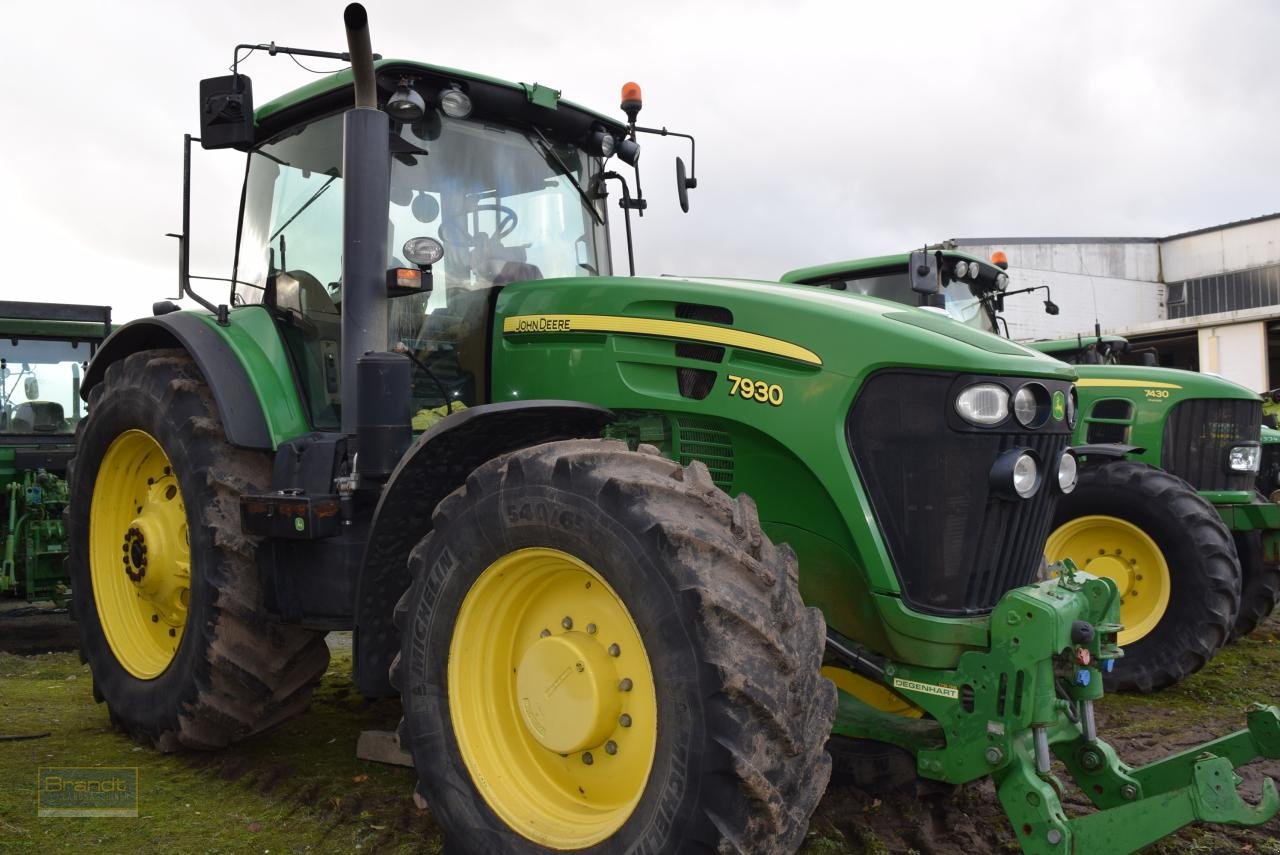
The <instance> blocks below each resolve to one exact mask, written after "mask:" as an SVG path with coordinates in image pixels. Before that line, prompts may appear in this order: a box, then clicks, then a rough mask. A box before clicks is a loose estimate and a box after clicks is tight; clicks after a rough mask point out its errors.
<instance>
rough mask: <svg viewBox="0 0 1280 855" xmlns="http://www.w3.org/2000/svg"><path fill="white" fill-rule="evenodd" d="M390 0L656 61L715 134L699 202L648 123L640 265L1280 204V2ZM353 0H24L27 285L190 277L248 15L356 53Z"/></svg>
mask: <svg viewBox="0 0 1280 855" xmlns="http://www.w3.org/2000/svg"><path fill="white" fill-rule="evenodd" d="M366 5H367V6H368V7H369V10H370V20H371V28H372V35H373V47H374V50H375V51H378V52H380V53H382V54H384V55H386V56H396V57H405V58H414V59H421V60H424V61H427V62H432V63H437V64H441V65H446V66H453V67H458V68H465V69H469V70H472V71H476V72H482V73H485V74H489V75H493V76H497V77H501V78H506V79H509V80H515V81H527V82H535V81H536V82H538V83H542V84H545V85H548V86H551V87H553V88H556V89H560V90H562V92H563V94H564V97H566V98H569V99H571V100H573V101H576V102H578V103H580V104H584V105H587V106H591V107H594V108H595V109H597V110H600V111H602V112H610V113H616V112H617V104H618V92H619V87H620V86H621V84H622V83H623V82H625V81H627V80H636V81H637V82H639V83H640V84H641V85H642V86H643V88H644V96H645V107H644V111H643V112H642V113H641V121H642V123H644V124H648V125H651V126H659V125H666V126H668V127H670V128H672V129H673V130H681V131H687V132H690V133H693V134H695V135H696V136H697V138H698V154H699V157H698V179H699V187H698V189H697V190H696V191H694V192H693V193H692V194H691V199H692V210H691V213H689V214H687V215H685V214H681V213H680V211H679V208H678V206H677V204H676V199H675V189H674V177H673V174H674V173H673V170H674V158H675V156H676V155H677V154H682V153H684V149H683V148H682V147H681V145H680V144H678V143H677V142H675V141H673V140H669V139H668V140H661V139H656V138H651V139H646V140H643V144H644V149H645V150H644V156H643V158H642V166H643V167H644V172H643V177H644V187H645V190H646V191H647V195H648V196H649V198H650V212H649V213H648V214H647V215H646V216H645V218H644V220H643V221H640V222H637V223H636V251H637V264H638V267H639V269H640V272H642V273H664V272H665V273H697V274H722V275H732V276H751V277H760V278H770V279H772V278H776V277H777V276H778V275H779V274H780V273H782V272H783V271H785V270H787V269H790V268H792V267H797V266H802V265H805V264H811V263H819V262H825V261H832V260H838V259H842V258H851V257H857V256H860V255H869V254H878V253H881V252H896V251H902V250H904V249H906V248H908V247H911V246H915V245H919V244H922V243H925V242H927V241H937V240H941V239H944V238H948V237H986V236H993V235H999V236H1011V235H1165V234H1169V233H1173V232H1177V231H1182V230H1185V229H1190V228H1196V227H1200V226H1207V225H1213V224H1216V223H1220V222H1225V221H1228V220H1235V219H1241V218H1245V217H1251V216H1257V215H1260V214H1265V213H1270V212H1273V211H1276V210H1280V167H1278V166H1277V158H1276V150H1277V143H1278V141H1280V74H1277V73H1276V70H1275V56H1276V51H1277V50H1278V49H1280V4H1277V3H1269V2H1264V0H1259V2H1212V3H1210V2H1201V3H1176V4H1175V3H1106V4H1103V3H1090V4H1081V3H1067V2H1059V3H1053V4H1049V3H1036V2H1010V3H976V2H975V3H964V4H961V3H956V2H950V3H923V2H921V3H917V2H906V1H905V0H899V2H895V3H880V2H875V3H872V2H865V3H854V2H847V0H846V2H797V0H789V1H788V2H768V3H766V2H748V0H738V2H733V3H701V2H692V0H686V2H680V3H675V2H672V3H667V2H643V3H626V4H621V5H619V4H603V3H592V4H588V3H572V2H560V3H555V4H544V3H530V2H527V0H525V1H524V2H509V0H493V1H492V2H478V3H434V2H429V3H422V2H414V3H408V2H396V1H394V0H372V2H368V3H367V4H366ZM342 8H343V3H341V2H330V0H310V2H280V3H276V2H262V1H261V0H259V2H242V0H222V2H219V3H216V4H208V3H200V4H195V3H187V2H173V0H169V2H164V3H136V2H115V3H101V2H76V0H70V2H62V0H59V2H48V0H46V2H39V3H23V4H19V3H16V2H14V0H4V3H3V10H4V15H5V30H6V32H7V35H8V38H6V40H5V47H4V50H3V52H2V53H0V93H2V94H3V97H2V100H0V103H2V104H3V106H4V108H5V113H6V115H5V118H4V120H3V123H2V124H0V218H2V220H3V223H2V225H3V230H2V231H0V247H3V249H4V276H3V279H0V297H3V298H6V299H45V300H61V301H68V302H71V301H78V302H101V303H110V304H112V305H114V306H115V307H116V317H117V318H118V319H121V320H123V319H125V318H128V317H134V316H137V315H140V314H144V313H148V312H149V307H150V304H151V302H152V301H153V300H157V299H161V298H163V297H166V296H171V295H172V294H173V293H174V291H175V285H174V282H175V273H176V266H175V264H176V246H175V243H176V242H175V241H173V240H172V239H169V238H166V237H164V233H165V232H169V231H178V230H179V228H180V213H181V210H180V200H181V183H180V181H181V166H182V160H181V145H180V143H181V137H182V134H183V133H184V132H193V133H195V132H198V121H197V112H196V108H197V82H198V80H199V79H200V78H202V77H211V76H215V75H218V74H225V73H226V71H225V69H226V66H227V65H228V64H229V63H230V60H231V52H232V47H233V46H234V45H235V44H236V43H238V42H266V41H272V40H274V41H276V42H277V43H279V44H284V45H293V46H305V47H311V48H318V49H327V50H343V49H344V37H343V31H342V25H341V13H342ZM310 64H312V65H313V66H315V67H327V68H333V67H336V65H337V64H336V63H332V62H324V61H320V60H316V61H313V62H311V63H310ZM242 70H243V71H244V72H245V73H247V74H249V75H250V76H251V77H252V78H253V85H254V92H255V96H256V97H257V100H258V103H260V104H261V103H265V102H266V101H267V100H269V99H271V98H272V97H275V96H276V95H278V94H280V93H282V92H284V91H286V90H288V89H290V88H293V87H296V86H300V85H302V84H305V83H307V82H309V81H310V80H311V79H313V75H311V74H308V73H306V72H304V71H303V70H302V69H300V68H298V67H297V66H296V65H294V64H293V63H292V62H290V61H289V60H288V59H287V58H284V57H276V58H269V57H267V56H265V55H263V54H256V55H255V56H254V57H253V58H252V59H250V60H248V61H247V62H246V63H245V64H244V65H243V66H242ZM618 115H619V116H620V115H621V114H620V113H618ZM242 158H243V156H242V155H237V154H234V153H228V152H207V153H206V152H201V151H199V150H198V149H197V152H196V154H195V160H194V170H195V192H196V196H195V199H196V205H195V212H194V216H193V224H192V231H193V234H194V235H195V251H194V257H193V271H192V272H194V273H207V274H210V275H221V276H225V275H227V274H228V270H229V266H230V257H231V242H232V238H233V232H234V222H235V207H236V204H237V203H238V195H239V181H240V176H241V171H242V169H243V159H242ZM619 214H620V212H617V211H616V209H615V211H614V222H615V226H618V228H617V229H616V232H615V241H614V246H615V252H616V253H618V255H617V257H618V259H619V261H618V264H617V265H616V266H617V268H618V269H623V270H624V269H625V261H624V259H623V256H622V255H621V253H622V252H624V251H625V247H624V244H623V242H622V239H621V238H622V229H621V227H620V218H619ZM209 291H210V292H211V293H212V292H216V294H217V295H220V296H222V297H223V298H224V299H225V292H224V291H223V290H222V289H221V287H220V286H214V287H212V288H211V289H209Z"/></svg>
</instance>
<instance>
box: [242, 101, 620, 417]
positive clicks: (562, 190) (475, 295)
mask: <svg viewBox="0 0 1280 855" xmlns="http://www.w3.org/2000/svg"><path fill="white" fill-rule="evenodd" d="M393 128H395V130H393V133H392V136H391V139H390V141H389V144H390V146H391V152H392V168H391V205H390V207H389V209H388V211H387V235H388V242H387V246H388V255H387V267H388V268H392V267H412V266H413V265H412V263H411V262H410V261H409V260H408V258H407V257H406V253H405V251H404V246H405V244H406V243H407V242H408V241H410V240H412V239H414V238H420V237H430V238H435V239H436V240H438V241H440V244H441V245H442V246H443V247H444V257H443V258H442V259H441V260H440V261H438V262H436V263H435V264H434V265H433V266H432V273H433V279H434V288H433V290H432V291H431V292H430V293H428V294H420V295H414V296H408V297H397V298H394V299H391V300H389V301H388V305H389V317H388V331H389V338H390V341H388V342H387V345H388V348H389V349H394V348H396V347H397V346H401V347H403V348H404V349H406V350H408V351H409V352H410V353H411V354H413V356H414V358H415V359H416V362H415V366H414V379H413V399H414V401H413V403H414V407H415V412H419V413H420V412H427V411H431V410H442V411H445V412H447V411H448V410H450V409H452V408H456V407H457V406H459V405H461V406H466V405H470V404H473V403H476V402H477V401H479V400H480V396H481V395H482V394H483V386H484V383H483V372H484V365H485V347H486V343H487V337H486V332H487V329H486V327H487V322H488V305H489V301H488V292H489V290H490V289H491V288H493V287H495V286H500V285H506V284H509V283H512V282H521V281H526V280H531V279H542V278H550V277H568V276H593V275H609V274H610V273H612V270H611V267H610V261H609V251H608V235H607V229H606V225H605V209H604V203H603V201H602V200H600V201H588V200H587V199H585V198H584V193H583V192H581V191H580V189H579V187H583V188H585V187H588V186H589V185H590V182H591V181H592V179H593V177H594V176H595V174H596V173H597V172H598V171H599V169H600V161H599V159H598V158H595V157H592V156H589V155H587V154H586V153H585V152H584V151H582V150H581V149H579V148H578V147H576V146H575V145H572V144H569V143H564V142H559V141H556V140H550V139H544V138H543V137H541V136H540V135H539V134H538V133H536V132H535V131H532V130H528V129H525V128H520V127H515V126H509V125H501V124H496V123H493V122H486V121H477V120H472V119H454V118H449V117H446V116H444V115H442V114H440V113H438V112H429V113H428V115H427V116H426V117H424V118H423V119H421V120H419V121H418V122H415V123H413V124H411V125H410V124H393ZM341 163H342V116H341V115H340V114H339V115H333V116H329V117H326V118H323V119H319V120H317V121H315V122H313V123H311V124H309V125H307V126H305V127H303V128H301V129H298V130H294V131H291V132H289V133H288V134H287V135H285V136H283V137H281V138H278V139H276V140H274V141H272V142H270V143H267V144H266V145H264V146H262V147H260V148H259V149H257V150H255V151H254V152H253V153H252V154H251V155H250V163H249V172H248V177H247V186H246V190H245V193H246V202H245V220H244V231H243V234H242V239H241V243H242V250H241V256H240V261H239V272H238V273H237V277H236V278H238V279H239V280H240V282H241V284H239V285H237V289H236V301H237V303H239V304H242V305H245V304H255V303H263V302H266V303H268V304H269V305H273V307H274V308H275V310H276V314H277V316H278V317H280V318H282V320H284V323H283V324H282V330H283V331H284V336H285V339H286V341H287V343H288V344H289V346H290V349H291V351H293V352H294V354H295V361H296V363H297V365H298V371H299V374H300V380H301V385H302V386H303V389H304V393H305V394H306V397H307V399H308V401H309V406H310V409H311V415H312V421H313V423H314V424H315V426H316V427H322V428H324V427H334V426H336V425H337V424H338V423H339V420H340V414H339V411H338V407H339V405H340V400H341V395H340V392H339V385H340V378H339V377H338V374H337V372H338V365H339V363H340V362H341V360H340V357H339V349H338V341H339V330H340V328H341V320H340V318H341V316H340V312H341V305H342V281H341V280H342V194H343V190H342V178H341V174H340V168H341ZM419 426H421V425H419Z"/></svg>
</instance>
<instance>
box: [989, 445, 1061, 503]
mask: <svg viewBox="0 0 1280 855" xmlns="http://www.w3.org/2000/svg"><path fill="white" fill-rule="evenodd" d="M1056 474H1057V478H1056V480H1057V483H1058V489H1059V490H1061V491H1062V492H1063V493H1070V492H1071V491H1072V490H1074V489H1075V488H1076V479H1077V477H1078V476H1079V466H1078V464H1077V463H1076V458H1075V455H1074V454H1072V453H1071V452H1070V451H1064V452H1062V455H1061V456H1060V457H1059V458H1058V466H1057V473H1056ZM1043 483H1044V477H1043V475H1042V473H1041V465H1040V459H1039V458H1038V457H1037V456H1036V453H1035V452H1034V451H1032V450H1031V449H1029V448H1011V449H1009V450H1008V451H1006V452H1005V453H1004V454H1001V455H1000V456H999V457H997V458H996V462H995V465H994V466H992V467H991V477H990V484H991V490H992V492H994V493H996V494H997V495H1000V496H1003V497H1005V498H1006V499H1030V498H1031V497H1032V496H1034V495H1035V494H1036V493H1038V492H1040V487H1041V486H1042V485H1043Z"/></svg>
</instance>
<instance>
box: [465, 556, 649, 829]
mask: <svg viewBox="0 0 1280 855" xmlns="http://www.w3.org/2000/svg"><path fill="white" fill-rule="evenodd" d="M448 681H449V682H448V693H449V715H450V718H452V720H453V732H454V736H456V737H457V740H458V746H459V750H460V752H461V754H462V759H463V761H464V762H465V764H466V766H467V771H468V772H470V774H471V779H472V781H474V783H475V785H476V788H477V789H478V790H479V791H480V793H481V794H482V795H483V796H484V799H485V802H486V803H488V805H489V807H490V808H491V809H492V810H493V812H494V813H496V814H497V815H498V816H499V817H500V818H501V819H502V820H503V822H505V823H506V824H507V825H508V826H510V827H511V828H512V829H514V830H515V831H517V832H518V833H520V834H521V835H522V836H524V837H525V838H527V839H528V840H531V841H533V842H535V843H538V844H541V845H543V846H546V847H549V848H552V849H580V848H584V847H587V846H591V845H593V844H595V843H599V842H600V841H602V840H605V839H606V838H608V837H609V836H610V835H612V834H614V833H615V832H616V831H617V830H618V829H619V828H621V827H622V825H623V823H625V822H626V821H627V819H628V817H630V816H631V812H632V811H633V810H635V806H636V804H637V803H638V802H639V801H640V796H641V795H642V794H643V793H644V789H645V784H646V783H647V782H648V780H649V771H650V769H651V768H652V766H653V755H654V751H655V750H656V747H657V740H658V723H657V717H658V706H657V698H656V694H655V691H654V685H653V672H652V670H651V668H650V667H649V657H648V654H647V653H646V652H645V648H644V643H643V642H642V641H641V639H640V632H639V630H637V629H636V625H635V622H634V621H633V620H632V619H631V614H630V613H629V612H628V611H627V607H626V605H625V604H624V603H623V602H622V599H621V598H620V597H619V596H618V595H617V593H616V592H615V591H614V590H613V588H612V587H610V586H609V584H608V583H607V582H606V581H605V580H604V578H603V577H602V576H601V575H600V574H599V573H597V572H596V571H595V570H594V569H592V568H591V567H590V566H589V565H587V564H585V563H584V562H582V561H580V560H578V559H577V558H575V557H573V556H572V555H569V554H568V553H565V552H560V551H559V550H555V549H541V548H539V549H520V550H517V551H515V552H512V553H510V554H508V555H505V556H503V557H502V558H500V559H498V560H497V561H495V562H493V564H491V565H489V566H488V567H487V568H485V570H484V572H482V573H481V574H480V577H479V578H478V579H477V580H476V581H475V584H473V585H472V586H471V590H470V591H468V592H467V596H466V597H465V598H464V599H463V602H462V608H461V610H460V611H459V612H458V619H457V623H456V624H455V626H454V631H453V639H452V641H451V642H450V644H449V667H448Z"/></svg>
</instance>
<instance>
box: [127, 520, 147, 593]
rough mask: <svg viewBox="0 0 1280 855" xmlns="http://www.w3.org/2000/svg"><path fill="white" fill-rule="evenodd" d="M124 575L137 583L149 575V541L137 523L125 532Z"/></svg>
mask: <svg viewBox="0 0 1280 855" xmlns="http://www.w3.org/2000/svg"><path fill="white" fill-rule="evenodd" d="M124 575H126V576H128V577H129V581H130V582H133V583H134V584H135V585H136V584H137V583H139V582H141V581H142V577H143V576H145V575H147V541H146V538H145V537H143V535H142V529H140V528H139V527H138V526H136V525H132V526H130V527H129V530H128V531H126V532H125V533H124Z"/></svg>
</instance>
